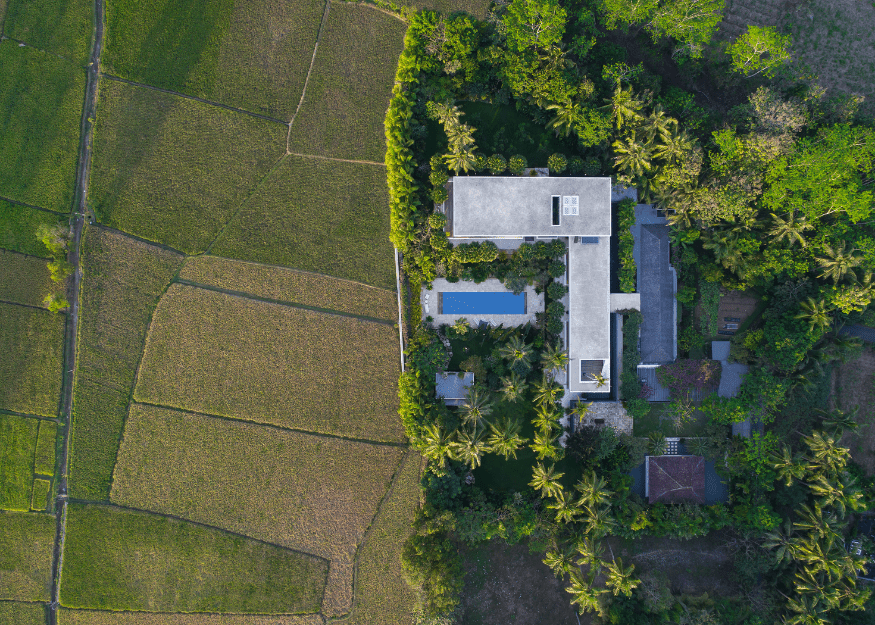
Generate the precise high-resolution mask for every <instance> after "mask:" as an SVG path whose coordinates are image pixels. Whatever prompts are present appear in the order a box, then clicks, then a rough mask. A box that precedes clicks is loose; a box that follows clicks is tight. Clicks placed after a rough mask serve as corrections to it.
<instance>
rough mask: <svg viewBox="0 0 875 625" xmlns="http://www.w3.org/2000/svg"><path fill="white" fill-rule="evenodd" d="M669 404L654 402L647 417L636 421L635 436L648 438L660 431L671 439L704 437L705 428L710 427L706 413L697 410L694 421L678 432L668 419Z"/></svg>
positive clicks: (634, 426)
mask: <svg viewBox="0 0 875 625" xmlns="http://www.w3.org/2000/svg"><path fill="white" fill-rule="evenodd" d="M669 403H670V402H652V403H651V404H650V407H651V408H650V412H649V413H648V414H647V416H646V417H641V418H637V419H635V423H634V425H633V435H634V436H647V435H648V434H650V433H651V432H656V431H659V432H662V433H663V434H664V435H665V436H669V437H671V436H679V437H681V438H683V437H685V436H702V434H703V433H704V431H705V427H706V426H707V425H708V417H707V416H706V415H705V413H703V412H701V411H699V410H696V411H695V412H694V413H693V420H692V421H690V422H689V423H687V424H685V425H684V427H682V428H681V429H680V430H676V429H675V428H674V426H673V425H672V424H671V421H670V419H669V417H668V406H669ZM660 417H662V420H660Z"/></svg>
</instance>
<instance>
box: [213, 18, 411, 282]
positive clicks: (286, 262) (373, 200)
mask: <svg viewBox="0 0 875 625" xmlns="http://www.w3.org/2000/svg"><path fill="white" fill-rule="evenodd" d="M332 7H334V5H332ZM331 10H332V12H333V11H334V8H332V9H331ZM371 12H372V13H377V12H376V11H371ZM378 14H379V13H378ZM320 50H321V47H320ZM297 123H298V122H297V121H296V122H295V124H297ZM210 253H211V254H215V255H216V256H224V257H229V258H238V259H241V260H250V261H255V262H260V263H266V264H270V265H283V266H287V267H294V268H296V269H303V270H305V271H315V272H318V273H323V274H329V275H332V276H337V277H339V278H346V279H348V280H355V281H357V282H364V283H365V284H370V285H372V286H376V287H380V288H384V289H389V290H393V291H394V290H395V266H394V261H393V259H392V258H393V257H392V254H393V253H394V252H393V248H392V244H391V243H390V241H389V195H388V192H387V190H386V171H385V169H384V168H383V167H381V166H379V165H368V164H363V163H340V162H334V161H328V160H324V159H315V158H305V157H299V156H287V157H286V158H285V160H284V161H283V162H282V163H281V164H280V166H279V167H278V168H277V169H276V170H275V171H274V172H273V173H272V174H271V176H270V177H269V178H268V179H267V180H265V182H264V184H263V185H262V186H261V187H260V188H259V189H258V191H257V192H256V193H255V194H253V196H252V197H251V198H250V199H249V200H248V201H247V202H246V203H245V204H244V205H243V207H242V209H241V211H240V213H239V214H238V215H236V216H235V217H234V219H233V220H232V221H231V222H230V223H229V225H228V228H227V229H226V230H225V231H224V232H223V233H222V235H221V236H220V237H219V238H218V239H217V240H216V244H215V245H214V246H213V247H212V248H211V249H210Z"/></svg>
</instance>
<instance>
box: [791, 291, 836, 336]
mask: <svg viewBox="0 0 875 625" xmlns="http://www.w3.org/2000/svg"><path fill="white" fill-rule="evenodd" d="M799 307H800V308H802V312H800V313H799V314H798V315H796V318H797V319H807V320H808V327H809V329H810V330H812V331H814V329H815V328H820V329H821V330H825V329H826V328H828V327H829V325H830V324H831V323H832V317H830V315H829V313H830V309H828V308H827V307H826V302H824V301H823V300H815V299H814V298H813V297H809V298H808V299H807V300H805V301H804V302H799Z"/></svg>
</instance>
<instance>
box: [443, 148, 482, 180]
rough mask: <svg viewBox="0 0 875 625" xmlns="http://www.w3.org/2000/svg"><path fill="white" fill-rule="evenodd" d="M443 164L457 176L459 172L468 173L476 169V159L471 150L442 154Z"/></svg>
mask: <svg viewBox="0 0 875 625" xmlns="http://www.w3.org/2000/svg"><path fill="white" fill-rule="evenodd" d="M444 162H445V163H446V164H447V167H448V168H449V169H452V170H453V171H454V172H456V175H457V176H458V175H459V172H460V171H464V172H465V173H468V172H469V171H471V170H472V169H476V167H477V157H476V156H474V152H472V151H471V150H459V151H453V152H450V153H448V154H444Z"/></svg>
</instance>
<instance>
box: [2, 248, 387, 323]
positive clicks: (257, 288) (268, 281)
mask: <svg viewBox="0 0 875 625" xmlns="http://www.w3.org/2000/svg"><path fill="white" fill-rule="evenodd" d="M0 259H2V256H0ZM179 277H180V279H182V280H189V281H191V282H195V283H197V284H203V285H206V286H212V287H216V288H221V289H226V290H230V291H237V292H243V293H248V294H250V295H254V296H256V297H261V298H266V299H272V300H276V301H281V302H294V303H296V304H302V305H304V306H313V307H316V308H326V309H330V310H336V311H339V312H345V313H348V314H351V315H358V316H364V317H373V318H377V319H384V320H386V321H395V320H397V318H398V303H397V298H396V295H395V293H394V292H393V291H388V290H386V289H378V288H375V287H372V286H368V285H366V284H362V283H360V282H352V281H350V280H343V279H340V278H332V277H330V276H325V275H321V274H318V273H310V272H307V271H298V270H295V269H287V268H285V267H274V266H270V265H260V264H256V263H248V262H241V261H237V260H229V259H226V258H219V257H217V256H194V257H192V258H189V259H188V260H187V261H186V263H185V266H184V267H183V268H182V271H181V272H180V273H179Z"/></svg>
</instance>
